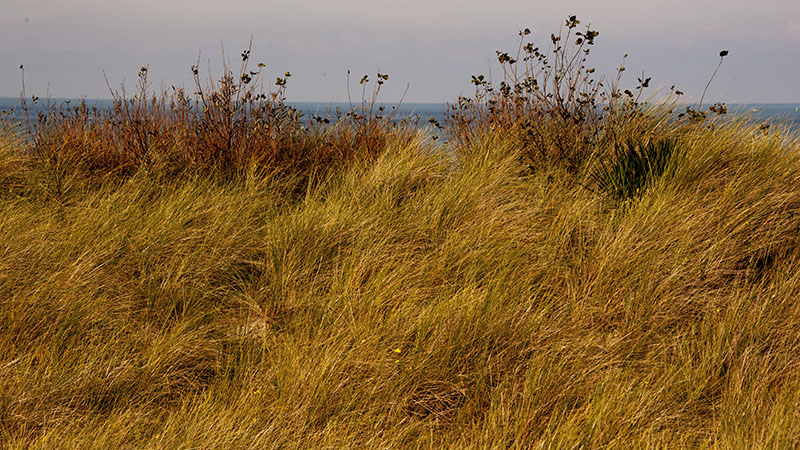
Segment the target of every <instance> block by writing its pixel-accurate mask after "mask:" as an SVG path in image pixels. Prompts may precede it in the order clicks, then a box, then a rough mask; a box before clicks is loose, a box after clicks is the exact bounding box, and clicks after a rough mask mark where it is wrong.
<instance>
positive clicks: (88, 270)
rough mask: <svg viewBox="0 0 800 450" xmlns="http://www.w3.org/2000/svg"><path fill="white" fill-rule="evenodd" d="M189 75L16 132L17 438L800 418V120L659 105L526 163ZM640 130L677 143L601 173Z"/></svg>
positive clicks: (709, 439)
mask: <svg viewBox="0 0 800 450" xmlns="http://www.w3.org/2000/svg"><path fill="white" fill-rule="evenodd" d="M243 73H248V74H249V71H248V72H243ZM239 79H241V78H239ZM232 80H234V81H235V80H236V77H233V78H232ZM224 83H225V82H223V88H224V86H226V85H225V84H224ZM248 85H249V84H248ZM215 89H220V88H219V86H217V87H216V88H210V91H209V90H206V91H205V94H204V95H205V96H206V98H210V97H212V96H213V92H218V91H217V90H215ZM237 89H239V88H237ZM176 95H178V94H176ZM219 95H223V94H219ZM237 95H238V94H237ZM243 95H246V94H243ZM176 98H178V97H171V100H170V97H157V99H156V100H155V101H153V100H152V98H150V97H149V96H148V97H147V99H146V100H144V97H141V96H138V94H137V97H135V98H134V99H133V101H132V102H131V101H130V99H128V100H126V101H127V103H125V101H119V102H118V108H117V109H115V110H114V111H113V112H111V113H110V114H109V115H99V116H93V115H91V114H90V113H89V111H88V110H86V109H80V108H79V110H78V111H73V112H72V113H70V114H65V115H63V116H61V115H59V114H53V115H51V116H49V117H48V118H47V120H46V121H45V122H44V123H43V124H42V125H41V126H39V127H38V128H37V132H38V133H40V134H39V135H37V136H36V139H34V140H33V142H32V143H28V142H26V141H24V140H20V139H17V138H14V137H13V136H12V135H11V134H10V133H3V134H2V135H0V136H1V137H0V329H1V330H2V331H1V332H0V442H2V443H3V447H5V448H10V449H22V448H25V449H29V448H33V449H36V448H42V449H44V448H81V449H84V448H176V449H177V448H321V447H334V448H339V447H364V448H387V447H391V448H409V447H412V448H442V447H454V448H460V447H465V448H466V447H478V448H601V447H631V448H646V447H660V448H663V447H666V448H676V447H677V448H682V447H703V446H705V447H712V448H781V447H784V448H785V447H789V448H791V447H796V446H797V445H800V433H799V432H798V430H800V417H799V416H798V415H797V404H798V401H799V400H800V372H798V371H797V370H796V369H797V365H798V364H799V363H800V356H798V355H800V346H799V344H798V342H800V340H798V336H799V335H798V333H799V332H800V330H798V326H797V324H798V323H800V303H798V302H797V301H796V300H795V299H797V298H800V276H798V274H800V252H798V248H800V247H798V242H797V239H798V232H800V160H798V152H797V150H798V148H800V139H798V137H797V136H795V135H790V134H785V133H776V132H771V133H769V134H765V133H763V132H762V131H761V130H758V129H756V128H753V127H752V126H750V125H747V124H746V123H745V122H741V121H739V122H737V121H723V120H717V121H715V122H713V123H711V125H713V127H709V126H707V125H709V122H701V123H698V122H682V121H673V122H669V121H667V120H664V117H665V116H666V115H667V114H668V113H667V112H665V111H662V110H658V109H647V108H641V109H638V111H640V112H641V113H637V114H629V115H625V116H624V120H619V121H617V122H615V123H616V125H614V126H615V127H616V128H615V132H614V133H615V134H614V135H613V136H614V138H613V139H612V138H611V137H610V136H611V135H610V134H603V136H604V137H603V138H602V139H599V140H597V141H595V142H594V144H593V145H594V146H596V149H595V150H592V153H590V154H588V155H585V156H581V157H580V158H581V162H580V164H573V162H574V161H573V162H570V161H571V160H570V157H567V156H565V158H566V160H565V159H559V158H557V157H556V154H555V153H549V156H548V157H547V158H540V159H538V160H536V161H535V170H533V171H531V170H529V167H528V166H529V165H531V164H532V162H533V160H532V159H531V155H532V154H531V151H532V147H526V146H521V145H520V136H519V135H517V134H514V133H509V132H507V131H508V130H507V129H506V128H503V127H499V126H498V127H496V128H484V129H481V131H480V133H478V132H477V131H476V130H477V129H473V130H472V131H470V133H471V134H469V135H468V136H469V142H466V141H458V140H457V139H453V140H451V141H450V143H448V144H446V145H447V146H445V147H434V146H432V145H431V144H430V141H429V140H428V139H427V136H426V135H425V134H424V133H420V134H415V133H416V132H415V131H414V130H412V129H410V128H402V127H396V126H394V125H392V122H390V121H382V120H381V119H378V118H377V117H370V116H366V118H365V116H358V115H357V114H356V116H355V117H356V118H357V120H354V121H350V122H343V123H340V124H333V126H325V127H317V128H313V127H312V128H311V129H309V128H308V127H301V125H302V124H301V123H300V122H298V121H297V120H299V119H295V118H291V117H295V116H294V115H293V114H292V113H291V112H288V110H285V109H283V108H284V106H281V102H280V101H279V100H278V97H271V96H269V95H267V96H266V98H262V99H261V100H263V101H266V102H267V103H266V104H267V105H272V106H273V107H274V108H275V109H274V110H269V111H274V112H272V113H268V112H265V111H267V110H265V109H258V108H256V109H254V110H250V109H245V111H246V112H241V110H238V111H240V112H237V113H235V114H232V115H229V116H227V117H228V119H225V117H226V116H225V115H224V114H223V115H222V116H219V117H222V120H217V119H216V118H215V117H217V116H213V117H209V115H213V114H217V113H220V111H221V112H222V113H225V112H226V111H230V110H228V109H226V108H229V107H232V108H233V109H236V108H238V107H235V106H231V105H232V104H231V103H225V101H222V102H221V103H219V105H220V106H219V108H220V109H213V108H216V107H217V106H216V104H214V103H213V102H211V103H209V104H208V105H204V106H202V107H199V108H198V107H197V106H194V105H193V106H191V108H192V109H191V110H189V109H184V106H179V105H177V104H173V103H172V101H173V100H175V99H176ZM218 98H219V97H218ZM222 98H224V95H223V97H222ZM231 98H232V97H231ZM145 101H146V103H145ZM229 101H233V100H230V99H229ZM201 102H202V101H201ZM271 102H275V103H271ZM226 104H227V105H228V106H225V105H226ZM137 105H138V106H137ZM233 105H235V102H234V103H233ZM125 108H129V109H127V110H126V109H125ZM137 108H138V109H137ZM186 108H188V106H187V107H186ZM241 108H250V106H241ZM215 111H216V112H215ZM254 111H256V112H254ZM279 111H285V112H286V114H288V115H287V116H279V117H286V118H284V119H280V120H286V122H281V123H282V124H283V125H275V126H276V127H283V128H274V129H272V130H273V132H274V133H273V134H270V133H268V132H266V131H264V129H262V128H258V127H261V126H264V127H267V126H268V125H265V124H264V123H266V122H259V120H262V119H264V118H265V117H271V116H268V114H278V112H279ZM361 111H366V109H362V110H361ZM476 111H477V110H476ZM481 111H482V110H481ZM484 112H485V111H484ZM280 114H283V113H280ZM289 116H291V117H289ZM498 117H499V116H498ZM521 117H522V116H521ZM616 117H618V118H619V117H623V116H616ZM226 120H229V121H228V122H226ZM264 120H266V119H264ZM276 120H277V119H276ZM492 120H494V119H492ZM515 120H516V119H515ZM523 120H524V119H523ZM486 123H489V122H488V121H487V122H486ZM493 123H495V122H493ZM496 123H501V122H499V119H498V121H497V122H496ZM204 124H206V125H204ZM209 124H213V125H209ZM258 124H261V125H258ZM652 124H657V126H655V127H653V126H651V125H652ZM329 125H330V124H329ZM543 126H544V125H543ZM608 126H610V125H608V124H605V125H603V129H608ZM215 127H221V128H215ZM553 129H556V128H553ZM137 130H139V131H141V132H142V133H141V134H137V133H139V131H137ZM226 130H227V131H229V132H230V133H231V134H229V135H228V137H230V140H228V139H227V138H226V139H224V140H217V139H219V136H225V135H224V132H225V131H226ZM643 130H645V131H643ZM462 131H463V129H462ZM462 131H459V130H452V129H451V130H449V132H453V133H461V132H462ZM370 133H372V134H370ZM604 133H605V132H604ZM462 136H467V134H462ZM627 138H639V139H640V140H641V142H655V143H658V142H663V140H666V139H677V140H678V141H679V142H680V144H681V148H682V151H681V157H680V159H679V160H674V161H672V163H671V164H673V165H672V166H670V167H671V168H670V170H664V171H662V172H661V173H660V174H659V175H658V176H656V175H655V174H654V172H652V169H648V170H650V171H646V173H647V174H648V175H647V176H645V179H646V180H647V182H646V184H643V186H645V185H646V189H641V190H640V192H639V194H638V196H637V200H636V201H632V202H608V201H607V195H606V194H604V193H603V192H602V191H600V190H598V189H593V190H592V189H586V188H585V187H584V186H587V185H588V180H589V179H590V176H591V175H590V174H591V173H597V172H594V171H597V170H601V169H598V167H603V166H602V164H606V165H608V164H611V163H612V161H613V159H612V158H613V157H614V155H615V153H614V151H615V150H614V147H613V142H616V141H617V140H621V139H627ZM553 139H558V138H556V137H553ZM227 142H230V147H228V146H226V145H227V144H225V145H223V143H227ZM553 142H556V141H553ZM564 142H565V145H566V141H564ZM575 142H577V141H575ZM217 144H219V145H217ZM273 145H274V146H275V147H271V146H273ZM284 145H285V147H282V146H284ZM466 145H468V147H467V146H466ZM576 145H577V144H576ZM276 149H281V150H280V152H278V151H277V150H276ZM565 149H566V148H565ZM566 150H568V153H569V154H572V153H573V152H574V154H576V155H577V154H579V153H580V152H586V151H589V150H587V149H586V148H584V147H581V148H574V149H566ZM273 151H274V153H270V152H273ZM225 155H227V156H225ZM270 155H272V156H270ZM581 155H582V153H581ZM659 164H660V163H659ZM606 167H608V166H606ZM647 167H653V165H652V164H651V165H650V166H647ZM637 173H638V172H637ZM635 179H636V180H639V179H638V178H635ZM636 182H637V183H638V182H639V181H636ZM595 191H597V192H595Z"/></svg>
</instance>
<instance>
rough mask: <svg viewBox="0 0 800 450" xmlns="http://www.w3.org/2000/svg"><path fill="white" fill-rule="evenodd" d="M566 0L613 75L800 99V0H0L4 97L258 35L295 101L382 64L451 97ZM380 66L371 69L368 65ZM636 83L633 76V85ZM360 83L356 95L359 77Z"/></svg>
mask: <svg viewBox="0 0 800 450" xmlns="http://www.w3.org/2000/svg"><path fill="white" fill-rule="evenodd" d="M569 14H576V15H577V16H578V18H579V19H580V20H581V21H582V24H586V23H591V25H592V28H594V29H596V30H598V31H599V32H600V35H599V37H598V38H597V39H596V44H595V49H594V53H593V54H592V57H591V58H592V59H591V60H590V62H591V63H593V65H595V66H596V67H597V68H598V71H602V72H603V73H609V74H610V73H611V72H612V71H613V70H614V68H615V67H616V66H617V65H618V64H619V62H620V60H621V58H622V55H623V54H625V53H627V54H629V57H628V61H627V63H626V66H627V69H628V70H627V71H626V72H625V74H626V78H625V79H624V80H623V82H624V84H628V85H632V84H634V82H635V79H636V76H637V75H639V74H641V71H645V72H646V74H647V76H649V77H652V79H653V81H652V84H653V85H656V86H665V87H667V88H668V87H669V86H670V85H673V84H674V85H676V86H677V87H678V88H679V89H681V90H683V91H685V92H686V93H687V95H689V96H690V97H693V98H695V99H696V98H698V97H699V96H700V94H701V93H702V90H703V87H704V86H705V84H706V82H707V81H708V79H709V77H710V76H711V73H712V72H713V71H714V68H715V67H716V64H717V62H718V61H719V57H718V54H719V51H720V50H722V49H727V50H729V51H730V55H729V56H728V57H727V58H726V59H725V61H724V63H723V65H722V68H721V69H720V72H719V74H718V75H717V78H715V79H714V83H713V84H712V86H711V88H710V89H709V91H708V94H707V95H706V99H707V100H710V101H726V102H728V103H742V102H749V103H756V102H800V81H798V80H800V1H798V0H758V1H754V0H671V1H652V0H650V1H649V0H635V1H634V0H607V1H603V0H579V1H572V2H567V1H565V2H555V1H547V2H544V1H538V0H525V1H522V0H493V1H487V0H480V1H477V0H404V1H397V0H394V1H386V0H371V1H362V0H336V1H333V0H291V1H279V0H227V1H218V0H214V1H209V0H138V1H135V2H134V1H130V0H125V1H122V0H0V96H8V97H14V96H18V95H19V93H20V89H21V73H20V70H19V66H20V64H24V66H25V83H26V88H27V93H28V94H29V95H30V94H36V95H39V96H42V97H44V96H45V95H46V94H47V92H48V90H49V93H50V95H51V96H52V97H84V96H85V97H89V98H104V97H109V89H108V87H107V86H106V82H105V80H104V73H105V75H106V77H107V78H108V80H109V82H110V84H111V86H112V88H115V89H116V88H119V86H120V85H121V84H122V83H125V85H126V86H127V87H128V89H130V88H132V87H133V86H134V85H135V82H136V73H137V71H138V69H139V68H140V67H141V66H148V67H149V73H150V81H151V83H153V85H154V86H155V87H156V88H158V87H159V86H161V85H162V84H163V86H165V87H168V86H170V85H181V84H183V85H185V86H187V87H188V86H189V85H190V84H191V73H190V70H189V68H190V66H191V65H192V64H195V63H196V62H197V60H198V54H199V55H200V61H201V70H204V71H203V72H201V73H206V74H207V73H208V66H209V61H210V62H211V68H212V71H213V73H214V74H215V75H218V74H219V72H218V70H219V63H220V61H221V60H222V56H221V48H222V47H223V46H224V49H225V52H226V55H227V56H228V57H229V58H230V59H231V60H232V61H233V62H234V63H235V62H236V61H237V57H238V54H239V53H240V52H241V51H242V50H243V49H244V48H246V46H247V42H248V40H249V39H250V36H251V35H252V37H253V50H252V60H253V62H254V63H256V62H259V61H263V62H264V63H265V64H266V65H267V70H266V72H265V74H266V75H267V76H268V77H269V78H267V80H274V77H275V75H277V74H279V73H283V72H285V71H291V73H292V74H293V76H292V77H291V78H290V80H289V85H288V90H287V95H288V98H289V100H291V101H330V100H346V98H347V88H346V81H345V80H346V72H347V70H348V69H350V70H351V71H352V72H353V78H355V79H354V80H353V84H354V86H357V83H356V82H357V80H358V79H359V78H360V77H361V75H363V74H367V73H369V74H373V75H374V73H375V72H377V71H381V72H382V73H388V74H389V75H390V79H389V82H388V83H387V84H386V85H385V91H384V93H383V95H382V99H383V100H384V101H397V100H399V98H400V95H401V94H402V92H403V90H404V89H405V88H406V85H408V86H409V88H408V94H407V96H406V101H407V102H418V101H419V102H442V101H452V100H454V99H455V98H456V97H457V96H458V95H459V93H465V94H467V93H470V92H472V90H471V88H470V84H469V78H470V75H472V74H478V73H487V74H488V71H489V70H490V67H491V68H493V69H494V70H496V66H493V64H494V63H493V61H495V60H496V58H495V54H494V51H495V50H511V49H515V48H516V43H517V38H518V37H517V31H518V30H520V29H522V28H525V27H530V28H531V29H532V30H533V31H534V34H533V37H534V42H535V43H537V45H541V46H542V47H545V46H546V45H547V42H548V41H549V36H550V33H551V32H558V28H559V25H560V24H561V23H563V21H564V19H565V18H566V17H567V16H568V15H569ZM372 78H374V76H373V77H372ZM625 82H627V83H625ZM356 91H357V89H355V88H354V89H353V94H354V96H359V95H360V91H359V92H356Z"/></svg>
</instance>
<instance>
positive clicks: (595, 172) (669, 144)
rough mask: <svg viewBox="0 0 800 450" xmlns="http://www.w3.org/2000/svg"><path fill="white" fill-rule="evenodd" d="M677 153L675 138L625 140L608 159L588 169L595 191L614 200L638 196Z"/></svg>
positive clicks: (658, 175)
mask: <svg viewBox="0 0 800 450" xmlns="http://www.w3.org/2000/svg"><path fill="white" fill-rule="evenodd" d="M679 154H680V146H679V145H678V142H677V141H676V140H674V139H661V140H658V141H655V142H653V141H650V142H646V143H641V142H636V141H628V142H626V143H625V144H623V145H621V146H619V147H617V149H616V152H615V155H614V156H613V157H612V159H611V160H610V161H607V162H603V161H601V162H599V163H598V164H597V165H596V166H595V167H594V169H592V170H591V171H590V172H589V178H590V179H591V180H592V182H593V183H594V185H595V187H596V190H597V192H599V193H601V194H602V195H604V196H606V197H609V198H612V199H614V200H618V201H621V200H628V199H631V198H635V197H638V196H640V195H641V194H642V193H643V192H644V190H645V189H646V188H647V186H648V185H649V184H651V183H652V182H653V181H655V180H656V179H658V177H660V176H661V175H662V174H663V173H664V172H665V171H666V170H667V167H668V166H669V164H670V162H671V161H672V160H673V158H675V157H677V156H678V155H679Z"/></svg>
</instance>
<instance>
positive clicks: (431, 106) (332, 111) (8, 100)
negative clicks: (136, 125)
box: [0, 97, 800, 132]
mask: <svg viewBox="0 0 800 450" xmlns="http://www.w3.org/2000/svg"><path fill="white" fill-rule="evenodd" d="M81 101H85V102H86V105H87V106H88V107H90V108H91V107H95V108H98V109H100V110H103V109H108V108H110V107H111V105H112V100H109V99H75V98H72V99H65V98H59V99H50V100H49V103H50V105H55V106H58V107H63V108H72V107H75V106H77V105H79V104H80V103H81ZM26 104H27V108H28V118H30V120H31V121H32V122H35V119H36V117H37V114H38V113H39V112H44V111H45V110H46V109H47V106H46V104H45V102H43V101H41V100H40V101H38V102H35V103H34V102H32V101H31V100H30V99H28V100H26ZM287 104H289V105H290V106H292V107H294V108H295V109H297V110H298V111H299V112H300V113H301V114H302V115H303V116H304V117H306V118H309V119H311V118H312V117H313V116H321V117H326V116H328V117H331V118H333V117H336V112H337V111H340V112H342V113H344V112H346V111H348V110H350V104H349V103H326V102H287ZM378 106H383V108H384V110H383V113H384V114H385V115H387V116H389V117H391V118H393V119H398V120H399V119H406V118H412V119H418V120H419V122H418V123H419V124H420V125H426V124H427V123H428V122H429V120H430V119H434V120H436V121H438V122H440V123H442V122H443V121H444V117H445V113H446V111H447V104H446V103H382V104H379V105H376V107H375V108H377V107H378ZM685 106H691V107H695V106H696V105H688V104H687V105H685ZM727 106H728V115H734V114H740V113H744V114H747V115H748V116H749V117H750V119H751V120H753V121H754V122H757V123H767V124H770V125H777V124H781V125H785V126H786V127H788V128H789V129H791V130H793V131H795V132H797V131H800V103H732V104H728V105H727ZM682 108H683V106H679V107H678V108H676V111H680V109H682ZM376 110H377V109H376ZM676 114H677V112H676ZM0 120H8V121H11V122H21V121H24V120H25V113H24V111H23V108H22V107H21V103H20V99H19V98H18V97H0Z"/></svg>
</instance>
